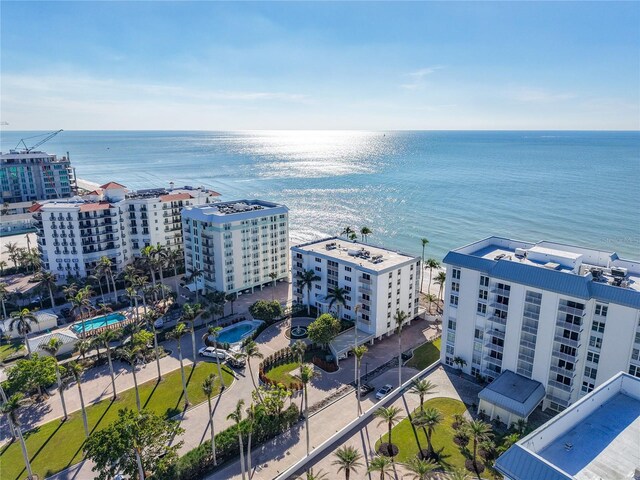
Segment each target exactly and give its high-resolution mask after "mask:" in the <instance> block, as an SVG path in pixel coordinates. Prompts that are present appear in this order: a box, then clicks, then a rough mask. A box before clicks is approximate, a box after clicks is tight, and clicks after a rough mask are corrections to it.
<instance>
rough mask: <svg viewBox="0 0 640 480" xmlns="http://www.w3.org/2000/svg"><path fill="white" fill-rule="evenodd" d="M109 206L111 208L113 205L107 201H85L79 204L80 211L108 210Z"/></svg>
mask: <svg viewBox="0 0 640 480" xmlns="http://www.w3.org/2000/svg"><path fill="white" fill-rule="evenodd" d="M109 208H113V205H111V204H110V203H108V202H99V203H85V204H83V205H80V211H81V212H95V211H98V210H108V209H109Z"/></svg>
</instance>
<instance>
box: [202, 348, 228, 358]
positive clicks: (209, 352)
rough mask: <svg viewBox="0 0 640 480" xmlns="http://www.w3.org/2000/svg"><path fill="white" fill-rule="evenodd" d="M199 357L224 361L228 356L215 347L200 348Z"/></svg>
mask: <svg viewBox="0 0 640 480" xmlns="http://www.w3.org/2000/svg"><path fill="white" fill-rule="evenodd" d="M198 354H199V355H200V356H201V357H211V358H217V359H218V360H226V359H227V358H228V357H229V354H228V353H227V352H225V351H224V350H218V349H217V348H216V347H202V348H201V349H200V350H198Z"/></svg>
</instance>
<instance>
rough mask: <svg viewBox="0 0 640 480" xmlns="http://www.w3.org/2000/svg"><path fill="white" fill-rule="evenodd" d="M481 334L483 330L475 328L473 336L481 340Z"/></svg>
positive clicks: (482, 334)
mask: <svg viewBox="0 0 640 480" xmlns="http://www.w3.org/2000/svg"><path fill="white" fill-rule="evenodd" d="M483 336H484V332H483V331H482V330H480V329H479V328H476V331H475V333H474V337H475V338H479V339H480V340H482V337H483Z"/></svg>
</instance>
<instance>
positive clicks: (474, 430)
mask: <svg viewBox="0 0 640 480" xmlns="http://www.w3.org/2000/svg"><path fill="white" fill-rule="evenodd" d="M465 430H466V433H467V434H468V435H469V437H471V439H472V440H473V466H474V468H475V469H476V470H477V468H478V465H477V454H478V444H479V443H481V442H484V441H486V440H489V439H490V438H491V437H492V436H493V432H492V431H491V425H489V424H488V423H486V422H483V421H482V420H471V421H470V422H467V423H466V425H465Z"/></svg>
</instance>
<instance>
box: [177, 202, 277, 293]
mask: <svg viewBox="0 0 640 480" xmlns="http://www.w3.org/2000/svg"><path fill="white" fill-rule="evenodd" d="M182 228H183V235H184V257H185V266H186V270H187V273H188V274H189V272H191V274H193V273H194V272H201V275H200V276H196V277H195V278H194V279H193V281H192V282H191V283H190V284H189V285H188V288H190V289H191V290H199V291H205V292H212V291H220V292H226V293H232V292H244V291H250V292H253V291H254V289H255V288H262V287H264V286H267V285H272V284H273V283H274V281H283V280H288V278H289V209H288V208H287V207H286V206H284V205H279V204H276V203H271V202H266V201H263V200H234V201H232V202H221V203H216V204H209V205H194V206H188V207H185V208H184V210H183V211H182Z"/></svg>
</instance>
